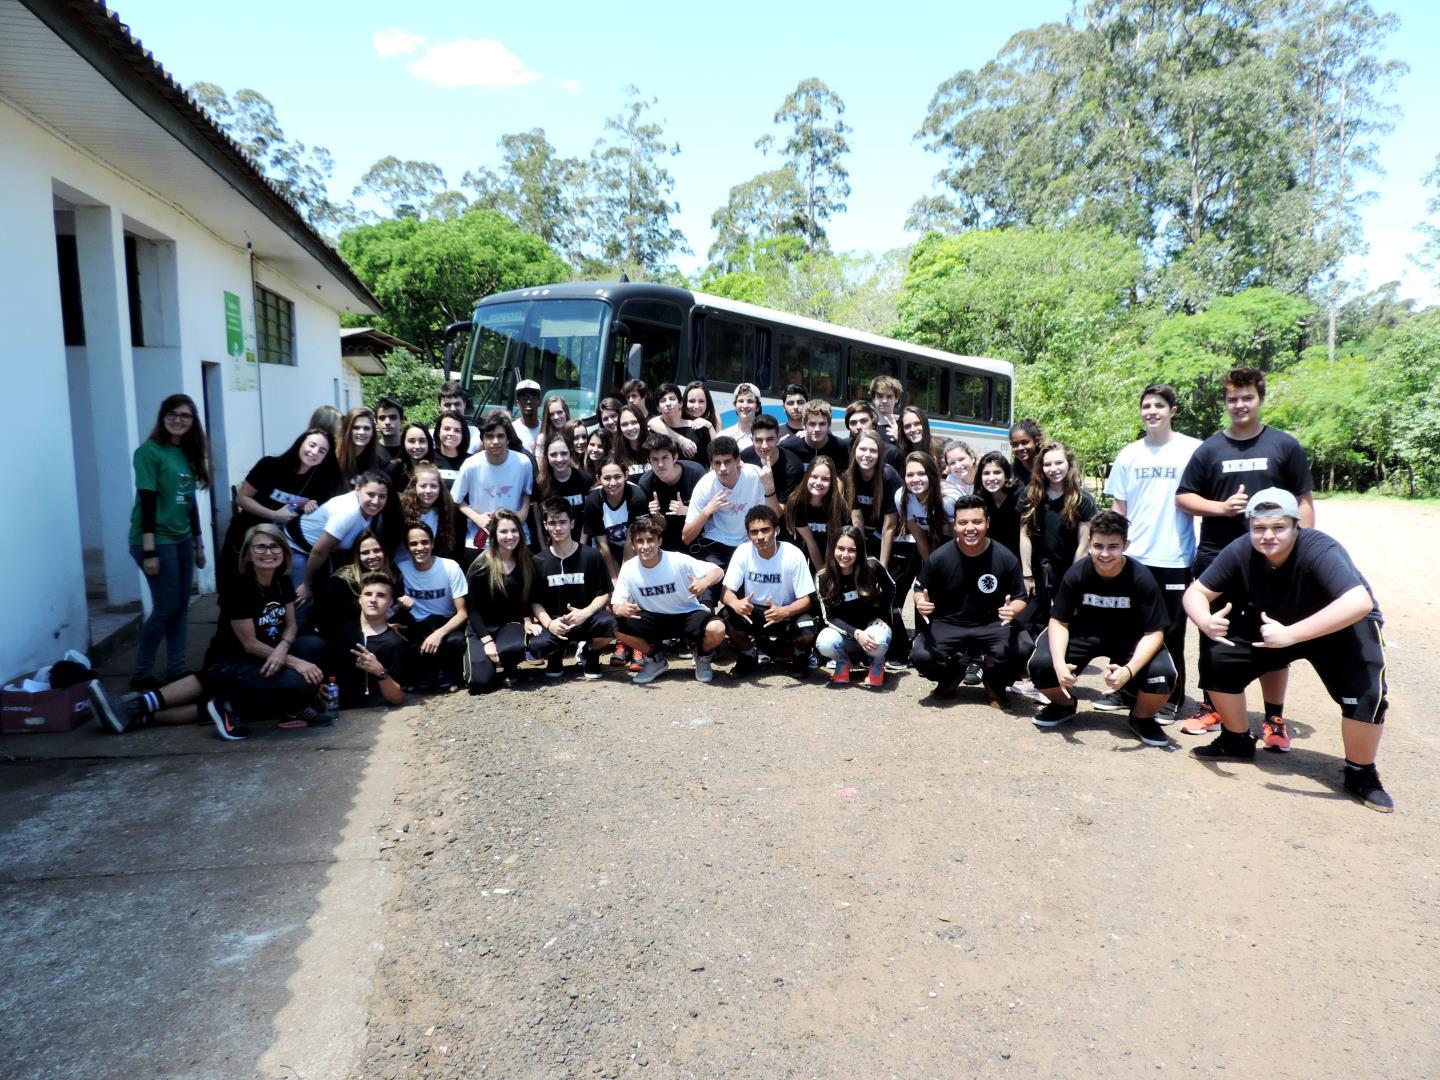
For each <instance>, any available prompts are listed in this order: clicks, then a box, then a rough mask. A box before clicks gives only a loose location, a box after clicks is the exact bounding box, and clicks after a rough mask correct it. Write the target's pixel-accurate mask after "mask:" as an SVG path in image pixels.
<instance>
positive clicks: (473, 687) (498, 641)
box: [465, 510, 540, 694]
mask: <svg viewBox="0 0 1440 1080" xmlns="http://www.w3.org/2000/svg"><path fill="white" fill-rule="evenodd" d="M466 577H467V581H468V584H469V588H470V593H469V597H468V605H467V610H468V612H469V616H470V629H469V633H468V634H467V635H466V644H465V683H466V685H467V686H468V687H469V688H470V692H471V693H472V694H486V693H489V692H490V691H492V690H498V689H499V688H500V686H501V683H502V682H503V681H504V680H507V679H508V680H513V679H514V678H515V677H516V675H517V674H518V673H519V670H520V664H521V662H522V661H523V660H524V659H525V644H526V642H527V641H528V640H529V638H530V637H532V636H533V635H534V634H536V633H537V632H538V631H539V629H540V627H539V624H538V623H536V622H535V619H534V615H533V612H532V609H533V605H534V603H535V597H536V595H537V593H538V582H537V575H536V573H535V562H534V560H533V559H531V557H530V549H529V548H528V547H526V546H525V526H524V525H523V524H522V522H521V520H520V515H519V514H517V513H516V512H515V511H514V510H496V511H495V512H494V514H493V516H492V520H491V523H490V530H489V542H488V543H487V544H486V545H485V550H484V551H482V552H481V553H480V554H479V555H477V556H476V557H475V561H474V562H473V563H471V564H470V569H469V571H468V572H467V575H466Z"/></svg>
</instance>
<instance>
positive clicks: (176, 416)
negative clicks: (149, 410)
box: [165, 409, 195, 420]
mask: <svg viewBox="0 0 1440 1080" xmlns="http://www.w3.org/2000/svg"><path fill="white" fill-rule="evenodd" d="M165 419H166V420H194V419H195V414H194V413H193V412H176V411H175V410H174V409H171V410H170V411H169V412H167V413H166V414H165Z"/></svg>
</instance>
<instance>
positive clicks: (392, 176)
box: [352, 154, 465, 218]
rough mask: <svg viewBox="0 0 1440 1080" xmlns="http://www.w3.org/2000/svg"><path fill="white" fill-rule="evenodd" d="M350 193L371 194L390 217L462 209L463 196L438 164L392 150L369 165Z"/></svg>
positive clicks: (453, 212) (448, 214)
mask: <svg viewBox="0 0 1440 1080" xmlns="http://www.w3.org/2000/svg"><path fill="white" fill-rule="evenodd" d="M352 194H353V195H354V196H355V197H357V198H359V197H362V196H365V195H369V196H373V197H374V198H376V199H378V200H379V201H380V203H381V204H383V205H384V206H385V208H386V209H388V210H389V211H390V214H391V216H392V217H413V218H432V217H459V216H460V214H462V213H464V211H465V196H464V195H462V194H460V193H459V192H458V191H451V190H450V188H449V185H448V184H447V183H446V182H445V173H444V171H443V170H442V169H441V168H440V166H438V165H435V164H432V163H431V162H428V161H401V160H400V159H399V158H397V157H396V156H395V155H394V154H389V155H387V156H385V157H383V158H381V159H380V160H379V161H377V162H375V164H374V165H371V166H370V168H369V169H367V170H366V171H365V175H364V176H362V177H361V178H360V182H359V183H358V184H356V185H355V190H354V191H353V192H352Z"/></svg>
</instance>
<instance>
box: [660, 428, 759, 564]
mask: <svg viewBox="0 0 1440 1080" xmlns="http://www.w3.org/2000/svg"><path fill="white" fill-rule="evenodd" d="M762 504H763V505H768V506H769V507H770V509H772V510H774V511H776V512H777V513H778V512H779V509H780V503H779V501H778V499H777V497H776V494H775V474H774V473H773V472H772V471H771V469H770V466H769V465H747V464H745V463H744V462H742V461H741V460H740V447H739V446H738V445H736V442H735V440H734V439H732V438H731V437H730V436H729V435H720V436H717V437H716V438H715V440H714V441H713V442H711V444H710V471H709V472H708V473H707V474H706V475H705V476H703V477H701V478H700V481H699V483H697V484H696V485H695V490H694V491H693V492H692V493H691V495H690V508H689V509H688V510H687V511H686V512H685V528H684V529H683V530H682V532H681V534H680V538H681V540H682V541H683V542H684V543H686V544H688V545H689V546H690V553H691V554H692V555H695V556H697V557H698V558H701V559H704V560H705V561H706V562H708V563H713V564H714V565H715V566H718V567H720V568H721V570H722V571H723V570H724V569H725V568H726V567H728V566H729V565H730V557H731V556H732V555H734V554H735V549H736V548H738V547H740V545H742V544H744V543H745V515H746V513H747V512H748V511H749V510H750V508H751V507H754V506H760V505H762Z"/></svg>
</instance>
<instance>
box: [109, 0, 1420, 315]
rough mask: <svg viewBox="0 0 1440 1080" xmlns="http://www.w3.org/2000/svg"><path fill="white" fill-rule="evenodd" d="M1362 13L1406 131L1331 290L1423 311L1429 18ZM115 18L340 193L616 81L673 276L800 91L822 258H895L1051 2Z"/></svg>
mask: <svg viewBox="0 0 1440 1080" xmlns="http://www.w3.org/2000/svg"><path fill="white" fill-rule="evenodd" d="M1379 6H1381V8H1382V10H1393V11H1395V12H1396V13H1397V14H1398V15H1399V16H1400V19H1401V23H1402V26H1401V31H1400V33H1399V34H1397V35H1395V37H1394V39H1393V40H1392V42H1391V47H1392V49H1393V54H1394V55H1395V56H1396V57H1398V58H1399V59H1403V60H1405V61H1407V62H1408V63H1410V65H1411V66H1412V71H1411V72H1410V74H1409V75H1407V76H1406V77H1405V78H1404V79H1403V80H1402V81H1401V83H1400V86H1399V90H1398V93H1397V94H1396V96H1395V98H1394V100H1395V103H1396V104H1398V105H1400V106H1401V108H1402V109H1403V116H1402V117H1401V118H1400V120H1399V122H1398V124H1397V126H1396V128H1395V131H1394V132H1393V133H1392V134H1391V135H1389V136H1387V137H1386V138H1385V139H1384V140H1383V142H1382V144H1381V154H1380V156H1381V160H1382V161H1383V162H1384V163H1385V166H1386V170H1387V175H1386V176H1383V177H1372V178H1371V182H1370V184H1371V186H1372V187H1373V188H1374V190H1375V191H1376V192H1377V195H1378V198H1377V199H1376V200H1375V202H1374V204H1373V205H1372V206H1370V207H1369V208H1367V209H1366V210H1365V212H1364V222H1365V232H1366V240H1367V243H1368V244H1369V247H1370V251H1369V253H1368V254H1366V255H1364V256H1357V257H1356V258H1354V259H1352V260H1351V263H1350V264H1349V265H1348V266H1347V272H1348V273H1350V274H1352V275H1353V276H1354V277H1355V278H1356V279H1358V283H1359V284H1361V285H1365V284H1367V283H1368V284H1369V285H1372V286H1373V285H1377V284H1380V283H1381V282H1384V281H1389V280H1393V279H1397V278H1399V279H1401V280H1402V281H1403V282H1404V283H1405V290H1404V291H1405V294H1406V295H1410V296H1416V297H1419V298H1421V299H1423V300H1424V301H1426V302H1437V301H1440V293H1437V292H1436V291H1435V290H1434V289H1433V288H1432V287H1431V286H1430V285H1429V284H1428V283H1427V280H1426V275H1425V274H1424V273H1423V272H1421V271H1418V270H1417V269H1416V268H1415V267H1414V266H1413V265H1411V264H1409V262H1408V260H1407V256H1408V255H1409V254H1411V253H1412V252H1414V251H1415V250H1416V249H1417V247H1418V238H1417V235H1416V234H1415V233H1414V231H1413V227H1414V225H1415V224H1416V223H1417V222H1418V221H1419V220H1420V219H1421V216H1422V214H1423V208H1424V198H1425V196H1424V191H1423V189H1422V187H1421V184H1420V177H1421V176H1422V175H1423V174H1424V173H1425V171H1426V170H1427V169H1429V168H1430V166H1431V164H1432V163H1433V162H1434V160H1435V155H1436V153H1437V152H1440V136H1437V134H1436V131H1437V129H1436V126H1435V123H1434V118H1433V111H1432V110H1433V103H1434V102H1436V101H1440V69H1437V68H1435V67H1434V66H1433V65H1428V64H1427V60H1428V53H1429V51H1430V48H1433V47H1434V46H1435V45H1437V44H1440V5H1437V4H1434V3H1433V0H1402V2H1399V3H1393V4H1389V5H1379ZM115 9H116V10H117V12H118V14H119V15H120V17H121V18H122V19H123V20H124V21H126V22H127V23H128V24H129V25H130V28H131V32H132V33H134V34H135V35H136V36H137V37H139V38H140V39H141V40H143V41H144V43H145V45H146V46H147V47H148V48H150V49H151V50H153V51H154V53H155V55H156V57H157V58H158V59H159V60H160V62H161V63H162V64H164V65H165V66H166V68H168V69H169V70H170V72H171V73H172V74H173V75H174V76H175V77H176V78H177V79H178V80H180V81H181V82H182V83H184V84H186V85H188V84H189V83H191V82H195V81H197V80H206V81H209V82H215V83H219V84H220V85H221V86H223V87H225V89H227V90H229V91H232V92H233V91H234V90H237V89H239V88H241V87H250V88H253V89H255V90H258V91H260V92H261V93H262V94H264V95H265V96H266V97H268V98H269V99H270V100H271V101H272V102H273V103H274V104H275V107H276V110H277V112H278V114H279V117H280V120H281V123H282V124H283V126H284V128H285V130H286V133H287V134H288V135H289V136H290V137H291V138H295V139H299V140H301V141H303V142H306V143H310V144H318V145H323V146H326V147H328V148H329V149H330V151H331V152H332V153H333V154H334V157H335V164H336V169H335V177H334V183H333V187H334V189H335V191H336V193H337V194H348V193H349V190H350V189H351V188H352V187H353V186H354V184H355V182H356V180H357V179H358V178H359V177H360V175H361V174H362V173H363V172H364V171H365V170H366V168H368V167H369V165H370V164H371V163H372V162H374V161H375V160H376V159H378V158H380V157H383V156H384V155H386V154H395V155H397V156H398V157H401V158H416V159H420V160H426V161H433V162H435V163H436V164H438V165H440V166H441V167H442V168H443V169H444V170H445V174H446V176H447V178H448V179H449V180H450V181H451V184H452V186H458V183H459V179H460V176H461V174H462V173H464V172H465V171H466V170H467V169H470V168H474V167H476V166H479V165H482V164H490V163H493V162H494V161H495V159H496V158H497V156H498V151H497V149H496V140H497V138H498V137H499V136H500V135H502V134H504V133H507V132H513V131H522V130H526V129H528V128H532V127H543V128H544V129H545V131H546V133H547V134H548V136H549V137H550V141H551V142H552V143H554V144H555V145H556V147H557V148H558V149H559V150H560V151H561V152H562V153H564V154H568V155H575V156H583V155H584V154H585V153H587V152H588V150H589V148H590V146H591V144H592V143H593V142H594V140H595V138H596V136H597V135H598V134H599V133H600V130H601V127H602V125H603V123H604V119H605V117H606V116H607V115H610V114H612V113H614V112H616V111H617V110H618V107H619V105H620V102H621V99H622V98H621V89H622V87H624V86H625V84H627V83H630V82H634V83H635V84H636V85H638V86H639V87H640V89H641V90H642V91H644V92H645V93H646V94H647V95H649V96H654V97H658V98H659V104H658V106H657V109H656V112H655V115H657V116H658V117H659V118H660V119H662V120H663V121H664V123H665V126H666V130H667V134H668V137H669V138H670V139H671V140H672V141H673V142H677V143H679V145H680V148H681V153H680V155H679V156H678V157H675V158H672V159H671V160H670V163H669V164H670V169H671V172H672V173H673V174H674V176H675V180H676V187H675V196H676V197H677V198H678V199H679V201H680V205H681V214H680V216H679V219H678V222H677V223H678V224H679V226H680V227H681V228H682V229H683V230H684V231H685V233H686V235H687V236H688V238H689V240H690V244H691V246H692V248H693V249H694V254H693V255H692V256H691V257H688V258H683V259H681V260H680V263H681V268H682V269H684V270H687V271H690V270H693V269H695V268H696V266H697V265H698V262H699V261H700V260H701V259H703V257H704V254H705V250H706V248H707V247H708V246H709V243H710V236H709V220H710V215H711V213H712V212H713V211H714V210H715V208H716V207H718V206H719V205H721V204H722V203H723V202H724V201H725V198H726V194H727V192H728V190H729V188H730V187H731V186H732V185H733V184H736V183H740V182H742V181H744V180H747V179H749V178H750V177H751V176H753V175H754V174H755V173H757V172H759V171H761V169H762V168H763V167H765V165H764V160H765V159H763V158H762V157H761V155H760V154H759V152H758V151H756V150H755V149H754V145H753V144H754V142H755V140H756V138H758V137H759V136H761V135H764V134H766V133H768V132H771V131H773V130H775V129H774V128H773V126H772V123H771V118H772V116H773V115H774V112H775V109H776V108H777V107H778V105H779V104H780V102H781V101H782V100H783V99H784V97H785V95H786V94H788V93H789V92H790V90H792V89H793V88H794V86H795V84H796V83H797V82H799V81H800V80H801V79H803V78H806V77H809V76H817V77H819V78H820V79H822V80H824V81H825V82H826V83H827V84H829V86H830V87H831V88H832V89H833V90H835V91H836V92H837V93H838V94H839V95H840V96H841V97H842V98H843V99H844V101H845V103H846V106H847V111H846V120H847V121H848V122H849V123H850V124H851V126H852V127H853V128H854V130H853V131H852V133H851V134H850V145H851V155H850V158H849V161H848V164H849V168H850V174H851V175H850V182H851V187H852V189H853V192H852V195H851V197H850V200H849V211H848V212H847V213H846V214H845V215H843V217H841V218H840V219H838V220H836V221H835V222H834V223H833V224H832V225H831V228H830V235H831V241H832V243H833V244H834V245H835V246H836V247H837V248H840V249H845V250H885V249H888V248H892V247H896V246H899V245H901V244H905V243H908V242H910V241H911V240H913V236H910V235H908V234H906V233H905V232H904V230H903V224H904V219H905V216H906V213H907V212H908V209H909V207H910V204H911V203H912V202H913V201H914V200H915V199H916V198H917V197H918V196H920V195H921V194H923V193H925V192H926V191H928V190H929V184H930V178H931V177H932V176H933V174H934V173H935V171H936V169H937V168H938V165H939V162H938V161H937V159H935V158H934V157H932V156H931V155H929V154H927V153H925V152H924V150H923V149H922V148H921V147H920V145H919V144H918V143H916V142H915V141H914V134H915V131H916V130H917V129H918V128H919V126H920V124H921V122H922V121H923V119H924V116H925V112H926V106H927V104H928V103H929V100H930V98H931V96H932V95H933V94H934V92H935V89H936V87H938V86H939V84H940V83H941V82H942V81H943V80H944V79H946V78H948V77H949V76H950V75H952V74H954V73H955V72H956V71H957V70H959V69H961V68H972V67H976V66H978V65H980V64H982V63H984V62H985V61H986V60H987V59H990V58H991V57H993V56H994V55H995V53H996V52H997V50H998V49H999V48H1000V47H1001V46H1002V45H1003V44H1004V42H1005V41H1006V40H1007V39H1008V38H1009V37H1010V35H1011V34H1013V33H1014V32H1015V31H1017V30H1020V29H1023V28H1025V27H1029V26H1035V25H1038V24H1040V23H1043V22H1046V21H1053V20H1059V19H1063V18H1064V16H1065V14H1066V12H1067V11H1068V10H1069V5H1068V3H1066V2H1063V0H1010V2H1009V3H1005V4H993V3H991V4H975V3H967V2H959V3H957V2H954V0H950V2H945V3H935V2H931V0H919V2H913V0H912V2H909V3H905V4H897V5H895V6H893V7H891V6H889V5H877V4H874V3H865V4H860V3H851V2H836V3H830V4H826V5H811V4H803V5H802V4H783V3H774V2H773V0H771V2H766V3H761V2H755V0H732V2H731V3H728V4H724V5H715V6H713V7H712V6H711V5H708V4H704V5H702V4H695V5H683V4H647V3H631V4H628V5H613V4H580V3H573V2H569V0H557V2H555V3H551V4H548V5H543V6H542V5H532V4H508V5H500V4H486V5H480V4H471V3H459V2H452V0H431V2H428V3H417V4H414V5H398V4H394V3H379V2H376V0H352V2H348V3H344V4H340V3H333V2H326V3H321V2H315V0H311V2H308V3H306V2H298V3H297V2H295V0H286V2H283V3H282V2H279V0H250V2H248V3H246V4H197V3H195V2H194V0H184V2H181V0H115ZM377 34H378V35H379V36H378V37H377ZM382 53H383V54H385V55H381V54H382ZM477 72H485V73H486V75H485V79H486V81H488V83H489V84H490V85H483V84H480V85H473V84H472V85H452V84H453V83H456V82H470V83H474V81H475V78H476V73H477Z"/></svg>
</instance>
